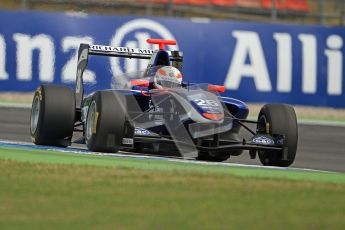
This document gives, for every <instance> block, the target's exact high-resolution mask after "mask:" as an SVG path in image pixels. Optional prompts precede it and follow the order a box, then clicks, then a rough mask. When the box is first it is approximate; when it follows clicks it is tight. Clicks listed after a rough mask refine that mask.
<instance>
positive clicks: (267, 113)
mask: <svg viewBox="0 0 345 230" xmlns="http://www.w3.org/2000/svg"><path fill="white" fill-rule="evenodd" d="M266 122H268V123H269V134H270V135H272V134H282V135H284V137H285V139H284V144H283V147H284V148H287V159H284V157H283V151H280V152H277V151H259V159H260V161H261V163H262V164H263V165H267V166H279V167H288V166H290V165H291V164H292V163H293V162H294V160H295V157H296V151H297V142H298V128H297V118H296V113H295V110H294V108H293V107H292V106H290V105H285V104H267V105H264V106H263V107H262V108H261V111H260V113H259V117H258V127H257V130H258V132H259V133H260V132H265V129H266Z"/></svg>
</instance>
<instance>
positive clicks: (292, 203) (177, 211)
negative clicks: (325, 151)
mask: <svg viewBox="0 0 345 230" xmlns="http://www.w3.org/2000/svg"><path fill="white" fill-rule="evenodd" d="M0 169H1V173H0V229H47V228H49V229H65V228H68V229H128V228H129V229H133V228H134V229H196V228H198V229H229V228H241V229H252V228H255V229H267V228H268V227H269V228H274V229H282V228H283V229H284V228H285V229H291V228H293V229H326V228H327V229H342V228H343V226H344V225H345V196H344V192H345V183H344V174H340V173H317V172H301V171H290V170H264V169H263V170H262V169H250V168H240V167H225V166H209V165H194V164H192V165H191V164H185V163H176V162H166V161H160V160H147V159H128V158H122V157H106V156H94V155H77V154H73V153H66V152H54V151H42V150H26V149H25V150H24V149H13V148H3V147H1V148H0ZM291 175H293V176H291ZM313 175H317V176H315V177H314V176H313ZM325 178H326V179H325ZM330 178H332V179H330Z"/></svg>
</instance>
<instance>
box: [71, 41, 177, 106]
mask: <svg viewBox="0 0 345 230" xmlns="http://www.w3.org/2000/svg"><path fill="white" fill-rule="evenodd" d="M166 52H167V53H168V54H169V58H170V61H172V65H173V66H174V67H177V68H178V69H180V68H181V66H182V62H183V53H182V52H181V51H166ZM154 54H155V51H154V50H151V49H140V48H128V47H113V46H104V45H89V44H80V46H79V51H78V65H77V76H76V90H75V96H76V108H77V109H80V108H81V104H82V101H83V96H84V85H83V73H84V70H85V69H86V66H87V63H88V58H89V55H100V56H110V57H123V58H136V59H151V57H152V55H154Z"/></svg>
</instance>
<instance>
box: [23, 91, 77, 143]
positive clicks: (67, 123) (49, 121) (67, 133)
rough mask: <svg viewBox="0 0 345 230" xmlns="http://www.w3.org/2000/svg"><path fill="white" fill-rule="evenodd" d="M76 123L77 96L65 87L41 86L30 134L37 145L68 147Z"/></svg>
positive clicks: (34, 106)
mask: <svg viewBox="0 0 345 230" xmlns="http://www.w3.org/2000/svg"><path fill="white" fill-rule="evenodd" d="M74 122H75V94H74V92H73V90H72V89H71V88H69V87H67V86H63V85H41V86H40V87H39V88H38V89H37V90H36V92H35V94H34V98H33V102H32V108H31V116H30V133H31V138H32V142H33V143H35V144H36V145H52V146H60V147H67V146H69V145H70V144H71V139H72V135H73V130H74Z"/></svg>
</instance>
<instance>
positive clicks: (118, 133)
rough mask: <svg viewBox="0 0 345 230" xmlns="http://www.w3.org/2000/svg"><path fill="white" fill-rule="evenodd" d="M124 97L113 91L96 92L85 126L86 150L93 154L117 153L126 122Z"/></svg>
mask: <svg viewBox="0 0 345 230" xmlns="http://www.w3.org/2000/svg"><path fill="white" fill-rule="evenodd" d="M126 107H127V105H126V101H125V97H124V96H123V95H122V94H120V93H117V92H114V91H98V92H96V93H95V94H94V95H93V96H92V99H91V104H90V106H89V110H88V113H87V118H86V124H85V141H86V145H87V148H88V149H89V150H91V151H95V152H117V151H118V150H119V148H120V147H121V144H122V138H123V136H124V128H125V121H126V113H125V108H126Z"/></svg>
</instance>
